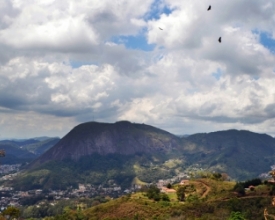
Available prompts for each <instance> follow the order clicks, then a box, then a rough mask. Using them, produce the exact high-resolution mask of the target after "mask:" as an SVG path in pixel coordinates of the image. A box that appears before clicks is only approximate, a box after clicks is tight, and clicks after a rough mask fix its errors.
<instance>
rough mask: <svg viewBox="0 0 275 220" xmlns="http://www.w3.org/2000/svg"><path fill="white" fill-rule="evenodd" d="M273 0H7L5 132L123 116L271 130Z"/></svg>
mask: <svg viewBox="0 0 275 220" xmlns="http://www.w3.org/2000/svg"><path fill="white" fill-rule="evenodd" d="M209 5H211V6H212V9H211V10H210V11H207V8H208V6H209ZM274 11H275V1H270V0H230V1H228V0H211V1H206V0H204V1H201V0H113V1H109V0H93V1H91V0H77V1H76V0H1V1H0V139H4V138H31V137H38V136H54V137H56V136H58V137H63V136H64V135H66V134H67V133H68V132H69V131H70V130H71V129H72V128H73V127H75V126H76V125H78V124H80V123H83V122H89V121H98V122H108V123H114V122H116V121H120V120H128V121H131V122H135V123H145V124H149V125H152V126H155V127H158V128H161V129H164V130H166V131H168V132H171V133H173V134H193V133H201V132H212V131H218V130H227V129H238V130H241V129H242V130H250V131H253V132H258V133H267V134H270V135H272V136H274V135H275V13H274ZM219 37H222V42H221V43H219V42H218V38H219Z"/></svg>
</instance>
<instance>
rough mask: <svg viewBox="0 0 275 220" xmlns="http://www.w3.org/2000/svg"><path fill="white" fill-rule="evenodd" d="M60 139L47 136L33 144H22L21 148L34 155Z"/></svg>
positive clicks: (43, 151)
mask: <svg viewBox="0 0 275 220" xmlns="http://www.w3.org/2000/svg"><path fill="white" fill-rule="evenodd" d="M58 141H60V138H47V139H41V141H38V142H35V143H33V144H28V145H24V146H23V148H24V149H26V150H28V151H29V152H32V153H34V154H35V155H41V154H43V153H45V152H46V151H47V150H48V149H50V148H51V147H53V146H54V145H55V144H57V143H58Z"/></svg>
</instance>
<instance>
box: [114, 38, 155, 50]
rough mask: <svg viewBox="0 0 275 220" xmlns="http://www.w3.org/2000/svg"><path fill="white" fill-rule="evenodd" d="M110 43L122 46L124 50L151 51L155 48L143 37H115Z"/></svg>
mask: <svg viewBox="0 0 275 220" xmlns="http://www.w3.org/2000/svg"><path fill="white" fill-rule="evenodd" d="M111 41H112V42H114V43H116V44H124V45H125V47H126V48H128V49H134V50H143V51H152V50H154V48H155V46H156V45H155V44H148V43H147V39H146V37H145V36H144V35H137V36H116V37H113V38H112V40H111Z"/></svg>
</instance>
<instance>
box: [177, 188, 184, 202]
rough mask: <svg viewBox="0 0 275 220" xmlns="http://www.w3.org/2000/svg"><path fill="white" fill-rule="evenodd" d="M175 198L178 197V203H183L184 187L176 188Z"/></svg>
mask: <svg viewBox="0 0 275 220" xmlns="http://www.w3.org/2000/svg"><path fill="white" fill-rule="evenodd" d="M177 197H178V200H179V201H184V199H185V187H184V186H180V187H178V189H177Z"/></svg>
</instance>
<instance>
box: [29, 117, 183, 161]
mask: <svg viewBox="0 0 275 220" xmlns="http://www.w3.org/2000/svg"><path fill="white" fill-rule="evenodd" d="M180 147H181V140H180V138H178V137H176V136H174V135H173V134H170V133H169V132H166V131H164V130H161V129H158V128H155V127H152V126H149V125H145V124H136V123H131V122H128V121H120V122H116V123H113V124H111V123H98V122H88V123H83V124H80V125H78V126H76V127H75V128H73V129H72V130H71V131H70V132H69V133H68V134H67V135H66V136H64V137H63V138H62V139H61V140H60V141H59V142H58V143H57V144H56V145H55V146H54V147H53V148H51V149H50V150H49V151H47V152H46V153H45V154H43V155H42V156H41V157H39V158H38V159H37V160H36V161H35V162H34V164H35V165H37V164H42V163H45V162H47V161H52V160H64V159H72V160H75V161H78V160H79V159H80V158H81V157H83V156H87V155H92V154H95V153H97V154H99V155H108V154H120V155H134V154H137V153H165V154H167V153H169V152H173V151H178V150H179V149H180Z"/></svg>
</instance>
